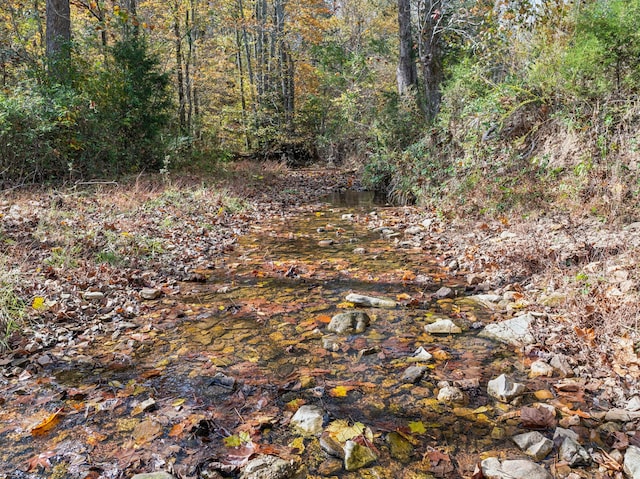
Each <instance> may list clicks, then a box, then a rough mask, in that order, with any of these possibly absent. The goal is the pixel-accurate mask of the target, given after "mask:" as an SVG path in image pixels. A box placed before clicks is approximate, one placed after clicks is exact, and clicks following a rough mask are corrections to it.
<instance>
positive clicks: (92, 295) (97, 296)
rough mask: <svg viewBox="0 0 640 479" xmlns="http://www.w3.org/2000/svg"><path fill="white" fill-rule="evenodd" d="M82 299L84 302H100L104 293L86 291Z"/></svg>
mask: <svg viewBox="0 0 640 479" xmlns="http://www.w3.org/2000/svg"><path fill="white" fill-rule="evenodd" d="M82 297H83V298H84V299H85V300H86V301H100V300H102V299H103V298H104V293H102V292H101V291H87V292H85V293H84V294H83V295H82Z"/></svg>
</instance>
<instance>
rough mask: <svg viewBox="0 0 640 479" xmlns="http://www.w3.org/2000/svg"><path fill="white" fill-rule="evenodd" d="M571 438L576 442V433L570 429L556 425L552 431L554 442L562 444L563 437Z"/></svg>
mask: <svg viewBox="0 0 640 479" xmlns="http://www.w3.org/2000/svg"><path fill="white" fill-rule="evenodd" d="M567 437H569V438H571V439H573V440H574V441H576V442H578V437H579V436H578V434H577V433H576V432H574V431H572V430H571V429H565V428H563V427H557V428H556V430H555V432H554V433H553V441H554V442H555V443H556V444H562V442H563V441H564V440H565V438H567Z"/></svg>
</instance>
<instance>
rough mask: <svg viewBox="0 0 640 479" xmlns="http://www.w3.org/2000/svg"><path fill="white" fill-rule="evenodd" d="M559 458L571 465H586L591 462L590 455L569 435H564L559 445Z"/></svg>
mask: <svg viewBox="0 0 640 479" xmlns="http://www.w3.org/2000/svg"><path fill="white" fill-rule="evenodd" d="M558 455H559V456H560V460H561V461H564V462H566V463H567V464H569V466H571V467H577V466H588V465H589V464H591V456H590V455H589V453H588V452H587V451H586V450H585V448H584V447H582V446H581V445H580V444H578V442H577V441H575V440H574V439H572V438H570V437H565V438H564V441H562V444H561V445H560V449H559V453H558Z"/></svg>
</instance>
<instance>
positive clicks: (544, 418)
mask: <svg viewBox="0 0 640 479" xmlns="http://www.w3.org/2000/svg"><path fill="white" fill-rule="evenodd" d="M520 421H522V426H523V427H526V428H528V429H546V428H551V427H554V426H555V425H556V416H555V409H553V410H552V409H551V408H545V407H529V406H524V407H523V408H522V409H521V410H520Z"/></svg>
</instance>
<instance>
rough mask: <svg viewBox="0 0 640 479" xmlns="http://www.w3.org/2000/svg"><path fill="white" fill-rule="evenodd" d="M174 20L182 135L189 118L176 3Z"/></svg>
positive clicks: (179, 116) (176, 5)
mask: <svg viewBox="0 0 640 479" xmlns="http://www.w3.org/2000/svg"><path fill="white" fill-rule="evenodd" d="M174 8H175V11H174V19H173V35H174V40H175V42H176V83H177V85H176V86H177V87H178V88H177V89H178V120H179V122H180V134H184V133H186V130H187V118H186V108H185V95H184V75H183V73H182V63H183V59H182V35H181V34H180V23H179V22H180V19H179V18H178V16H179V7H178V4H177V3H176V4H175V5H174Z"/></svg>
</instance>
